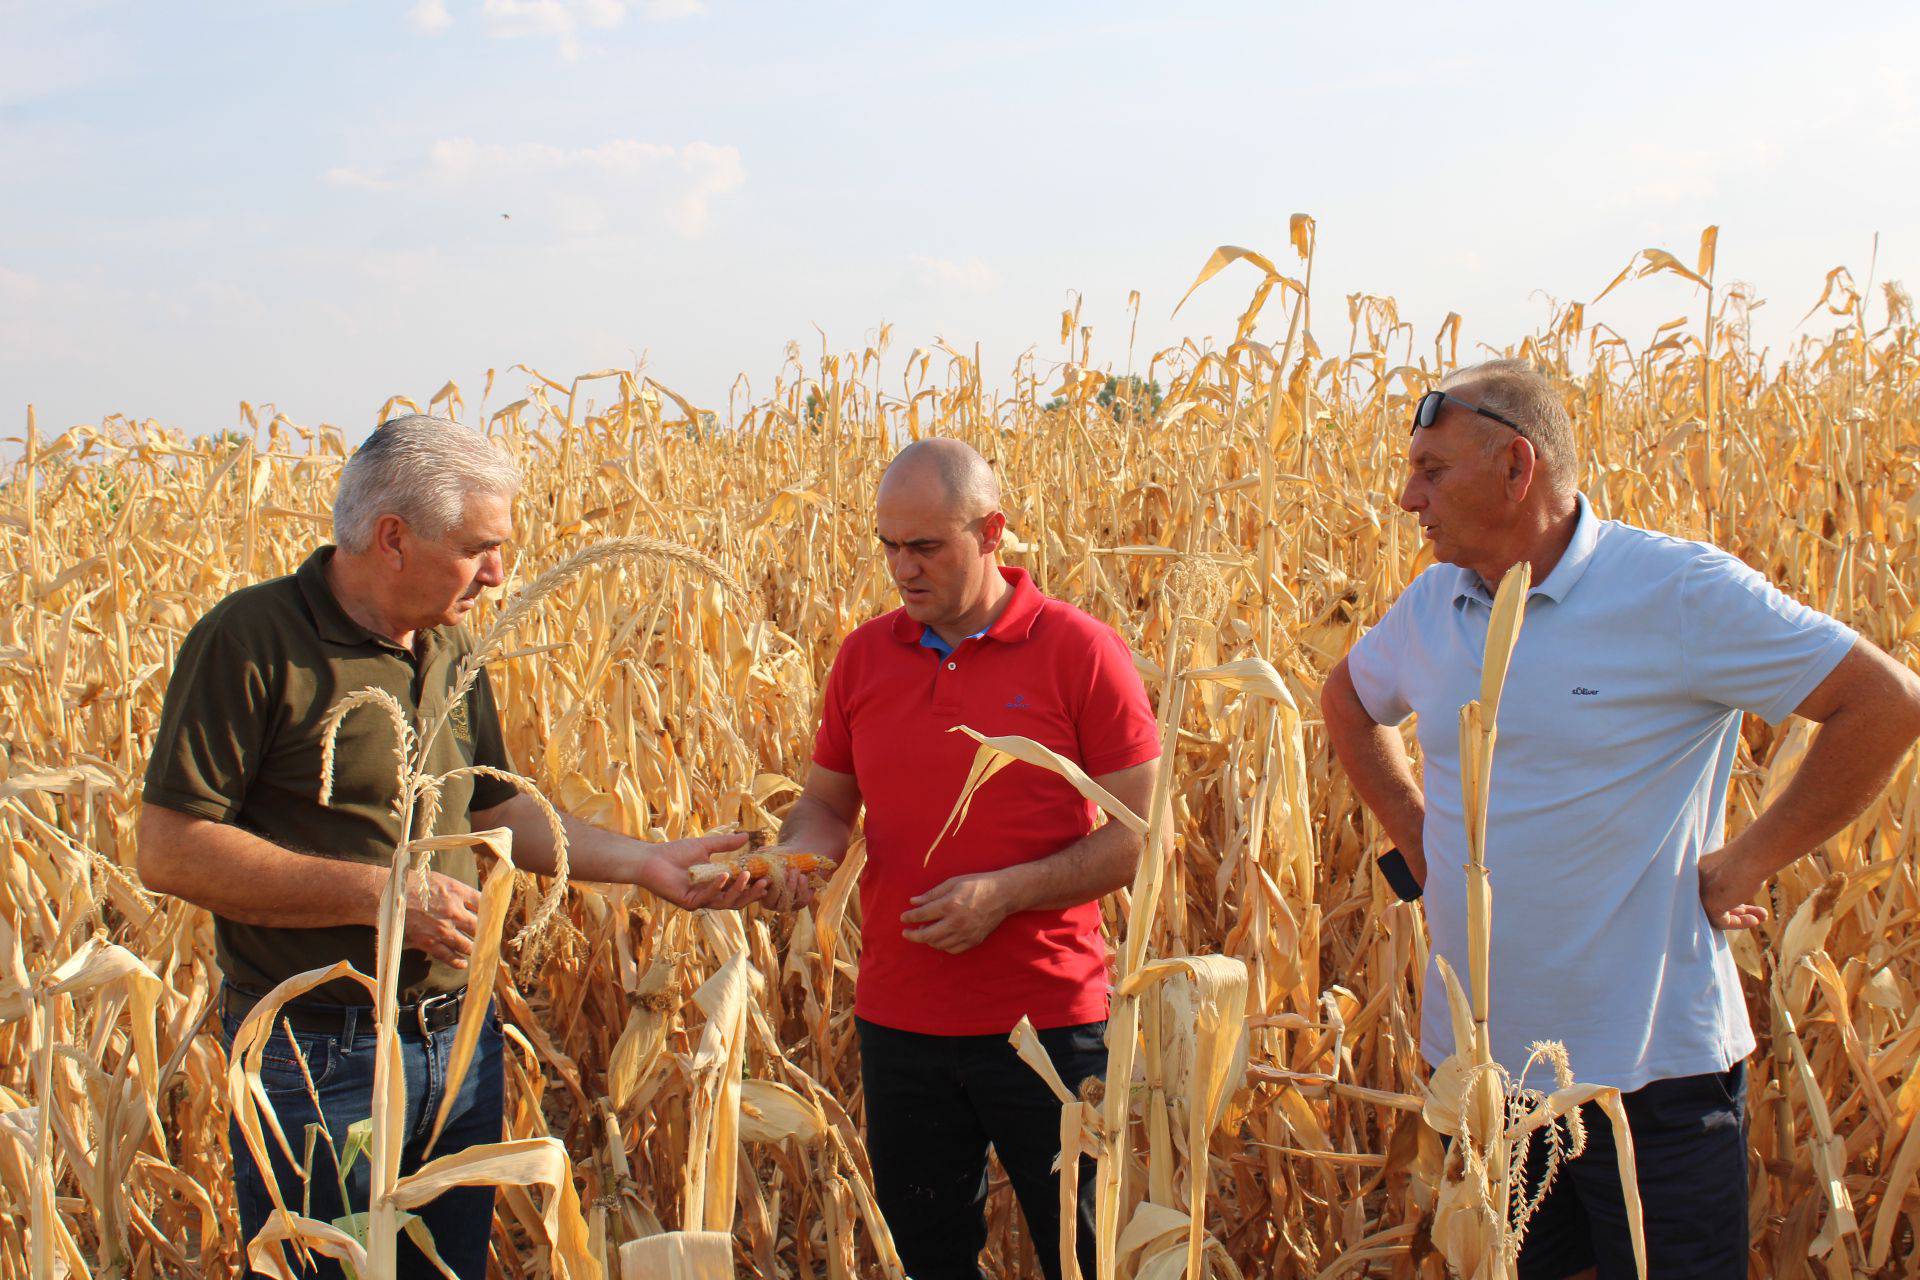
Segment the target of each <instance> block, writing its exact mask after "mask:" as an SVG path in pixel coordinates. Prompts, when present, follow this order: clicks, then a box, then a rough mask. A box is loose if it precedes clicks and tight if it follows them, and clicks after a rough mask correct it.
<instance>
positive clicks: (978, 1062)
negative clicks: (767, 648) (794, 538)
mask: <svg viewBox="0 0 1920 1280" xmlns="http://www.w3.org/2000/svg"><path fill="white" fill-rule="evenodd" d="M875 524H876V532H877V533H878V535H879V539H880V545H881V547H882V548H883V549H884V551H885V553H886V557H887V568H888V571H889V572H890V573H891V574H892V575H893V579H894V582H895V583H896V584H897V585H898V587H899V589H900V594H901V597H902V598H903V600H904V601H905V605H904V607H902V608H900V609H896V610H894V611H893V612H892V613H889V614H886V615H884V616H883V617H879V618H876V619H874V620H873V621H871V622H868V623H866V624H865V625H864V626H861V627H860V628H858V629H857V630H855V631H854V632H853V634H852V635H850V636H848V637H847V640H846V643H845V644H844V645H843V646H842V647H841V649H840V652H839V654H838V656H837V657H836V658H835V660H834V664H833V674H832V675H831V676H830V677H829V678H828V680H827V693H826V702H825V706H824V708H823V711H822V714H821V721H820V731H819V734H818V736H817V737H816V738H815V740H814V748H813V770H812V772H811V773H810V774H809V775H808V777H807V784H806V789H805V791H804V793H803V794H802V795H801V797H800V799H799V800H798V801H797V802H796V803H795V804H794V807H793V809H792V811H791V812H790V813H789V814H788V816H787V820H786V824H785V828H784V830H783V831H782V833H781V839H782V842H783V843H786V844H789V845H792V846H795V847H798V848H801V849H805V850H809V851H812V852H818V853H823V854H826V855H828V856H831V857H835V858H838V857H839V856H841V855H842V854H843V853H844V852H845V851H846V847H847V839H848V835H849V832H850V830H851V828H852V825H853V822H854V819H855V818H856V817H857V816H858V814H859V812H860V807H861V805H862V804H863V803H864V804H865V805H866V813H867V817H866V835H867V862H866V866H865V868H864V869H863V871H862V873H861V879H860V911H861V951H860V978H859V982H858V984H857V986H856V988H855V996H854V1013H855V1015H856V1018H857V1022H858V1026H859V1032H860V1055H861V1071H860V1076H861V1085H862V1088H863V1089H864V1091H865V1094H866V1110H867V1148H868V1152H869V1154H870V1156H871V1158H872V1162H873V1174H874V1190H875V1192H876V1194H877V1197H878V1199H879V1203H880V1209H881V1211H882V1212H883V1213H884V1214H885V1215H886V1218H887V1225H888V1227H889V1228H890V1229H891V1230H892V1232H893V1237H894V1243H895V1245H896V1246H897V1247H898V1249H899V1251H900V1260H901V1262H902V1263H904V1264H905V1266H906V1269H907V1274H908V1275H909V1276H911V1277H913V1280H947V1278H948V1277H967V1278H968V1280H973V1278H975V1277H978V1276H979V1275H980V1270H979V1254H980V1249H981V1246H982V1245H983V1244H984V1243H985V1241H986V1224H985V1215H984V1212H983V1210H984V1207H985V1203H986V1194H987V1148H988V1146H989V1145H991V1146H992V1147H993V1149H994V1150H995V1151H996V1152H997V1153H998V1154H999V1157H1000V1163H1001V1165H1002V1166H1003V1167H1004V1168H1005V1169H1006V1171H1007V1176H1008V1179H1009V1180H1010V1181H1011V1182H1012V1184H1013V1189H1014V1193H1015V1194H1016V1195H1017V1196H1018V1198H1019V1201H1020V1208H1021V1210H1022V1212H1024V1213H1025V1215H1026V1219H1027V1226H1028V1228H1029V1230H1030V1231H1031V1232H1032V1235H1033V1241H1034V1245H1035V1247H1036V1251H1037V1252H1038V1253H1039V1256H1040V1263H1041V1267H1042V1269H1043V1270H1044V1271H1045V1272H1046V1274H1047V1276H1048V1278H1049V1280H1057V1277H1058V1276H1059V1275H1060V1258H1059V1240H1060V1219H1059V1213H1060V1210H1059V1191H1058V1184H1057V1183H1056V1182H1055V1181H1054V1176H1055V1175H1054V1174H1053V1172H1052V1166H1053V1162H1054V1161H1055V1160H1056V1159H1057V1158H1058V1156H1059V1154H1060V1142H1059V1136H1060V1126H1059V1117H1060V1106H1059V1103H1058V1102H1057V1101H1056V1100H1055V1099H1054V1097H1053V1095H1052V1094H1051V1093H1050V1092H1049V1091H1048V1090H1047V1088H1046V1086H1045V1085H1044V1084H1042V1083H1041V1081H1040V1078H1039V1077H1038V1076H1037V1075H1035V1074H1034V1073H1033V1071H1032V1070H1031V1069H1030V1068H1028V1067H1027V1066H1026V1065H1025V1064H1024V1063H1022V1062H1021V1061H1020V1060H1019V1058H1018V1057H1017V1056H1016V1055H1015V1054H1014V1051H1013V1048H1012V1046H1011V1045H1010V1044H1009V1043H1008V1041H1007V1036H1008V1033H1009V1032H1011V1031H1012V1030H1013V1028H1014V1026H1015V1024H1016V1023H1018V1022H1019V1021H1020V1019H1021V1017H1022V1016H1023V1015H1024V1016H1026V1017H1028V1018H1031V1019H1032V1020H1033V1025H1034V1026H1035V1027H1036V1028H1037V1029H1038V1030H1039V1033H1040V1040H1041V1043H1042V1044H1044V1045H1045V1046H1046V1048H1047V1052H1048V1053H1049V1054H1050V1055H1051V1056H1052V1058H1053V1062H1054V1065H1055V1066H1056V1067H1057V1068H1058V1069H1059V1071H1060V1074H1061V1076H1062V1077H1063V1078H1064V1079H1065V1081H1066V1083H1067V1085H1068V1087H1070V1088H1075V1089H1077V1088H1078V1087H1079V1085H1080V1082H1081V1081H1082V1080H1084V1079H1086V1078H1087V1077H1088V1076H1091V1075H1104V1074H1105V1071H1106V1062H1107V1051H1106V1043H1105V1036H1106V1016H1107V997H1108V977H1107V947H1106V944H1105V942H1104V940H1103V939H1102V938H1101V935H1100V906H1099V900H1100V899H1101V898H1102V897H1103V896H1104V895H1106V894H1108V893H1111V892H1113V891H1114V890H1116V889H1119V888H1121V887H1122V886H1124V885H1127V884H1129V883H1131V881H1132V879H1133V873H1134V867H1135V864H1136V862H1137V860H1138V858H1139V854H1140V841H1139V840H1138V839H1137V838H1136V837H1135V836H1133V835H1132V833H1130V832H1129V831H1127V830H1126V828H1124V827H1122V826H1120V825H1119V824H1118V823H1107V824H1105V825H1103V826H1100V827H1098V828H1096V827H1095V825H1094V821H1095V815H1096V810H1095V809H1094V807H1093V806H1092V805H1090V804H1088V803H1087V802H1086V801H1085V800H1083V799H1081V797H1080V795H1079V794H1078V793H1077V792H1076V791H1074V789H1073V788H1072V787H1070V786H1069V785H1067V783H1065V782H1064V781H1062V780H1061V779H1059V778H1057V777H1055V776H1054V775H1053V774H1051V773H1048V772H1046V771H1045V770H1042V769H1035V768H1031V767H1029V766H1026V765H1014V766H1013V767H1011V768H1008V769H1006V770H1004V771H1003V772H1001V773H1000V774H998V775H997V776H995V778H994V779H993V780H992V781H991V782H989V783H988V784H987V785H986V787H985V789H984V790H983V791H982V792H981V794H980V796H979V798H978V799H977V800H976V801H975V802H974V804H973V807H972V811H971V812H970V813H969V815H968V817H967V819H966V821H965V822H963V823H962V824H961V825H960V827H959V829H958V830H957V831H955V832H953V833H951V834H949V835H948V837H947V838H946V839H945V840H943V841H941V843H940V846H939V848H937V849H934V850H933V852H932V857H931V858H930V859H929V857H928V850H929V848H930V847H931V846H932V845H933V842H934V838H935V837H936V836H937V835H938V834H939V832H940V828H941V825H942V824H943V823H944V822H945V821H946V818H947V814H948V812H949V811H950V810H951V808H952V805H953V802H954V799H955V798H956V797H957V796H958V795H959V792H960V789H961V787H962V785H963V784H964V783H965V782H966V778H967V771H968V767H969V765H970V764H971V763H972V760H973V755H974V751H975V747H976V744H975V743H974V741H973V739H971V738H969V737H967V736H966V735H965V734H962V733H951V732H949V730H950V729H952V728H953V726H955V725H961V724H964V725H969V726H971V727H972V728H974V729H977V730H979V731H980V732H982V733H986V734H993V735H1000V734H1019V735H1021V736H1022V737H1027V738H1032V739H1034V740H1035V741H1038V742H1041V743H1043V744H1045V745H1046V746H1048V747H1050V748H1052V749H1053V750H1054V751H1056V752H1058V753H1059V754H1061V755H1063V756H1065V757H1067V758H1068V759H1070V760H1072V761H1074V762H1075V763H1076V764H1078V765H1079V766H1080V767H1081V768H1082V769H1084V770H1086V772H1087V773H1089V774H1091V775H1093V777H1094V778H1095V779H1096V780H1097V781H1099V783H1100V784H1101V785H1102V786H1104V787H1106V789H1107V790H1108V791H1110V792H1112V793H1113V794H1114V795H1116V796H1118V797H1119V798H1120V799H1121V800H1122V801H1124V802H1125V803H1126V804H1127V805H1128V806H1129V807H1131V808H1132V809H1133V810H1134V811H1135V812H1136V813H1144V812H1145V811H1146V808H1147V802H1148V798H1149V793H1150V791H1151V789H1152V782H1153V770H1154V761H1155V759H1156V758H1157V757H1158V756H1159V754H1160V749H1159V739H1158V735H1157V733H1156V732H1155V725H1154V720H1153V713H1152V709H1151V707H1150V706H1149V705H1148V702H1147V694H1146V690H1145V688H1144V687H1143V686H1142V685H1141V683H1140V677H1139V675H1138V674H1137V673H1136V672H1135V670H1134V667H1133V660H1132V656H1131V655H1130V654H1129V653H1128V651H1127V646H1126V644H1125V643H1124V642H1123V641H1122V640H1121V639H1120V637H1119V636H1118V635H1116V634H1115V633H1114V631H1113V629H1112V628H1111V627H1108V626H1106V625H1105V624H1103V623H1100V622H1097V621H1095V620H1094V619H1093V618H1090V617H1088V616H1087V615H1086V614H1084V613H1082V612H1080V610H1078V609H1075V608H1074V607H1073V606H1071V605H1068V604H1064V603H1062V602H1061V601H1058V600H1052V599H1049V598H1047V597H1046V596H1044V595H1042V594H1040V590H1039V588H1037V587H1036V586H1034V584H1033V580H1032V579H1031V578H1030V577H1028V576H1027V573H1026V571H1025V570H1022V569H1003V568H1001V567H1000V565H999V563H998V553H999V549H1000V541H1001V535H1002V533H1003V531H1004V530H1005V528H1006V517H1005V516H1004V515H1003V514H1002V513H1001V511H1000V485H999V481H998V480H997V479H996V478H995V476H994V473H993V470H992V468H991V467H989V466H988V465H987V462H986V460H985V459H984V458H982V457H981V456H980V455H979V454H978V453H975V452H974V451H973V450H972V449H970V448H968V447H967V446H966V445H964V444H962V443H960V442H959V441H957V440H922V441H919V442H917V443H915V444H912V445H909V446H908V447H907V448H906V449H904V450H902V451H901V452H900V454H899V456H898V457H896V458H895V459H894V460H893V463H892V465H891V466H889V467H888V468H887V472H886V474H885V475H884V476H883V477H882V478H881V481H880V491H879V495H878V500H877V503H876V520H875ZM1077 1172H1078V1176H1079V1177H1080V1180H1081V1191H1080V1206H1081V1214H1080V1224H1079V1228H1078V1235H1077V1238H1076V1250H1075V1251H1076V1253H1077V1255H1078V1257H1079V1260H1080V1267H1081V1271H1082V1273H1083V1274H1085V1275H1092V1274H1093V1244H1094V1238H1093V1218H1092V1206H1093V1199H1094V1197H1093V1194H1092V1186H1093V1183H1092V1175H1093V1165H1092V1162H1091V1161H1086V1160H1083V1161H1082V1162H1081V1167H1080V1169H1079V1170H1078V1171H1077Z"/></svg>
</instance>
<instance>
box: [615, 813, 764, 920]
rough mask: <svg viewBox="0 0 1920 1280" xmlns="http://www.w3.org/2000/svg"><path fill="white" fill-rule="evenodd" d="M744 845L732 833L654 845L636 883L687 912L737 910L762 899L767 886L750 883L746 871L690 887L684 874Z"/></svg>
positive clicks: (740, 837) (741, 838) (742, 837)
mask: <svg viewBox="0 0 1920 1280" xmlns="http://www.w3.org/2000/svg"><path fill="white" fill-rule="evenodd" d="M746 842H747V837H746V836H745V835H744V834H742V833H740V832H737V831H734V832H721V833H718V834H714V835H705V836H688V837H687V838H686V839H684V840H669V841H668V842H667V843H665V844H657V845H654V846H653V847H652V848H651V849H649V850H648V851H647V858H646V861H645V862H644V863H642V864H641V867H640V876H639V883H640V885H641V887H642V888H645V889H648V890H651V891H652V892H653V893H655V894H657V895H658V896H660V897H662V898H665V899H666V900H667V901H668V902H671V903H673V904H674V905H675V906H676V907H685V908H686V909H687V910H688V911H697V910H699V909H700V908H702V907H711V908H713V909H715V910H718V911H737V910H739V909H740V908H741V907H744V906H746V905H747V904H749V903H753V902H758V901H760V899H762V898H764V897H766V896H767V890H768V888H769V887H770V883H769V882H768V881H766V880H754V879H752V878H751V877H749V876H748V875H747V873H746V872H744V871H739V872H735V873H734V874H733V875H730V876H728V877H726V878H725V879H723V880H710V881H708V882H707V883H705V884H694V883H693V881H692V879H691V878H690V877H689V876H688V875H687V871H688V869H689V868H691V867H693V866H695V865H697V864H699V863H702V862H711V861H712V860H713V859H714V858H716V857H718V856H720V855H722V854H728V853H732V852H734V851H735V850H737V849H739V848H740V846H742V845H744V844H745V843H746Z"/></svg>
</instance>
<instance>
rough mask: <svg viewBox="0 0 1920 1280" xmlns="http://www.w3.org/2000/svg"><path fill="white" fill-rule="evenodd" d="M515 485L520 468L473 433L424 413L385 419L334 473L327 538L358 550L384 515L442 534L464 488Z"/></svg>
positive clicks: (462, 505)
mask: <svg viewBox="0 0 1920 1280" xmlns="http://www.w3.org/2000/svg"><path fill="white" fill-rule="evenodd" d="M519 491H520V469H519V468H518V467H516V466H515V465H514V463H513V459H512V458H509V457H508V456H507V453H506V450H504V449H502V448H501V447H500V446H499V445H498V444H496V443H495V442H494V441H492V440H490V439H488V438H487V437H486V436H483V435H481V434H480V433H479V432H477V431H474V430H472V429H471V428H468V427H463V426H461V425H460V424H459V423H457V422H449V421H448V420H447V419H445V418H434V417H429V416H427V415H426V414H424V413H413V414H408V415H407V416H406V417H404V418H389V419H388V420H387V421H385V422H383V423H381V424H380V425H379V426H378V427H375V428H374V430H373V434H372V435H370V436H368V437H367V438H366V441H365V443H363V444H362V445H361V446H360V447H359V448H358V449H356V450H355V451H354V454H353V456H352V457H351V458H348V459H347V465H346V466H345V467H344V468H343V469H342V470H341V472H340V491H339V492H338V493H337V494H335V495H334V499H333V540H334V541H335V542H337V543H338V544H339V545H340V549H341V550H343V551H348V552H357V551H365V550H366V549H367V548H368V547H369V546H371V545H372V543H373V527H374V525H375V524H377V523H378V522H379V520H380V517H381V516H388V515H392V516H399V517H400V518H401V519H402V520H405V521H406V522H407V524H408V526H410V527H411V528H412V529H413V530H414V531H415V532H417V533H419V534H420V536H422V537H424V538H433V539H439V538H443V537H445V536H446V534H447V531H448V530H450V529H452V528H453V527H454V526H455V525H457V524H459V523H460V521H461V520H462V519H463V518H465V516H466V503H467V495H468V494H470V493H496V494H499V495H501V496H502V497H507V498H511V497H512V496H513V495H514V494H516V493H518V492H519Z"/></svg>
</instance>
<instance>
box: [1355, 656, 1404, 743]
mask: <svg viewBox="0 0 1920 1280" xmlns="http://www.w3.org/2000/svg"><path fill="white" fill-rule="evenodd" d="M1347 676H1348V678H1350V679H1351V680H1352V681H1353V693H1354V696H1355V697H1356V698H1358V699H1360V708H1361V710H1363V711H1365V712H1366V713H1367V718H1368V719H1369V720H1372V721H1373V722H1374V723H1375V724H1377V725H1379V726H1381V727H1382V728H1386V729H1392V728H1396V727H1398V726H1399V725H1402V724H1405V723H1406V720H1407V717H1406V716H1400V717H1399V718H1397V719H1396V718H1394V717H1392V716H1388V715H1383V714H1382V713H1381V711H1380V708H1379V706H1378V705H1377V704H1378V701H1379V696H1378V694H1377V693H1374V692H1370V691H1369V690H1368V689H1367V685H1368V684H1369V683H1371V681H1369V680H1368V679H1366V678H1365V677H1363V676H1362V675H1361V674H1360V672H1358V671H1356V670H1355V669H1354V666H1353V663H1351V662H1349V663H1347ZM1408 714H1409V715H1410V714H1412V713H1411V712H1409V713H1408Z"/></svg>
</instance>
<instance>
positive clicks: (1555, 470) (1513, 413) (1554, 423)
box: [1440, 359, 1578, 493]
mask: <svg viewBox="0 0 1920 1280" xmlns="http://www.w3.org/2000/svg"><path fill="white" fill-rule="evenodd" d="M1440 389H1441V390H1442V391H1448V392H1452V393H1454V394H1456V395H1458V396H1459V397H1460V398H1461V399H1462V400H1466V401H1469V402H1471V403H1473V404H1477V405H1479V406H1480V407H1481V408H1483V409H1491V410H1492V411H1493V412H1495V413H1497V414H1499V415H1500V416H1501V417H1503V418H1507V419H1510V420H1511V421H1512V422H1513V424H1514V426H1515V428H1516V429H1517V430H1518V431H1519V432H1520V434H1521V435H1523V436H1525V437H1526V438H1527V439H1528V440H1529V441H1530V442H1532V444H1533V448H1534V452H1536V453H1537V454H1539V455H1540V461H1541V462H1542V463H1544V464H1545V466H1546V472H1547V482H1548V483H1549V484H1550V485H1552V486H1553V488H1554V489H1556V490H1558V491H1560V492H1562V493H1567V492H1571V491H1572V489H1573V487H1574V483H1575V481H1576V480H1577V478H1578V477H1577V476H1576V475H1575V474H1574V472H1575V468H1576V467H1577V465H1578V458H1577V456H1576V454H1575V451H1574V444H1573V420H1572V419H1571V418H1570V417H1568V416H1567V407H1566V405H1565V404H1563V403H1561V400H1560V394H1559V393H1558V392H1557V391H1555V390H1554V389H1553V384H1552V383H1551V382H1548V381H1547V378H1546V375H1545V374H1543V373H1541V372H1540V371H1539V370H1538V369H1536V368H1534V367H1533V366H1532V365H1530V364H1528V363H1527V362H1526V361H1524V360H1514V359H1500V360H1487V361H1484V362H1482V363H1480V364H1476V365H1469V366H1468V367H1467V368H1465V369H1456V370H1454V371H1453V372H1452V373H1450V374H1448V375H1447V376H1446V377H1445V378H1442V379H1441V380H1440ZM1487 425H1488V426H1490V427H1491V426H1492V424H1487Z"/></svg>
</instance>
